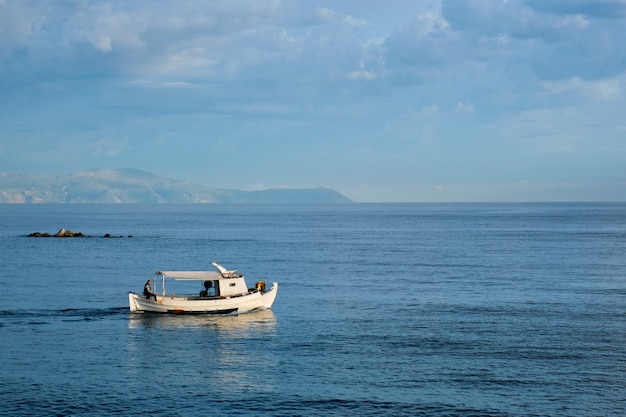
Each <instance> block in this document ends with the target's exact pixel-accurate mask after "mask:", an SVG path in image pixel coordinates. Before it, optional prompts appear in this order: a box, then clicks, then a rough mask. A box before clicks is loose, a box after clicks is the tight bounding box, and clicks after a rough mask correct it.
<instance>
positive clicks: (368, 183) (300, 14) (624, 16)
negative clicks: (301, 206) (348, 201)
mask: <svg viewBox="0 0 626 417" xmlns="http://www.w3.org/2000/svg"><path fill="white" fill-rule="evenodd" d="M625 40H626V0H508V1H507V0H433V1H430V0H428V1H420V0H388V1H380V0H325V1H322V0H175V1H174V0H150V1H142V0H136V1H130V2H129V1H117V0H110V1H95V0H0V172H11V173H38V174H52V175H67V174H70V173H72V172H74V171H78V170H85V169H93V168H134V169H140V170H145V171H148V172H152V173H154V174H156V175H159V176H162V177H166V178H172V179H180V180H187V181H191V182H194V183H198V184H203V185H208V186H213V187H217V188H234V189H241V190H259V189H266V188H310V187H327V188H332V189H335V190H337V191H339V192H341V193H343V194H344V195H346V196H348V197H349V198H352V199H354V200H355V201H357V202H449V201H459V202H480V201H485V202H500V201H502V202H509V201H626V41H625Z"/></svg>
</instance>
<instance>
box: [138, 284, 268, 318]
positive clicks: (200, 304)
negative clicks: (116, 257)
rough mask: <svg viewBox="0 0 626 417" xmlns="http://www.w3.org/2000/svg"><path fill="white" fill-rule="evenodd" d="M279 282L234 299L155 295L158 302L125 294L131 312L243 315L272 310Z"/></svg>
mask: <svg viewBox="0 0 626 417" xmlns="http://www.w3.org/2000/svg"><path fill="white" fill-rule="evenodd" d="M277 292H278V283H277V282H273V283H272V288H270V289H269V290H267V291H254V292H250V293H248V294H244V295H240V296H234V297H209V298H200V297H176V296H169V295H166V296H165V297H161V296H157V301H154V300H153V299H150V300H149V299H146V298H144V297H142V296H140V295H138V294H135V293H133V292H129V293H128V304H129V306H130V311H131V312H152V313H204V314H243V313H248V312H250V311H255V310H263V309H267V308H270V307H272V304H273V303H274V299H276V293H277Z"/></svg>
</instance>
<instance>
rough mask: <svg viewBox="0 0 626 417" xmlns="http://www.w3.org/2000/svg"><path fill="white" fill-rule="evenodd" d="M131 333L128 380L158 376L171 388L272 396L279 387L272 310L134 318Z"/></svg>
mask: <svg viewBox="0 0 626 417" xmlns="http://www.w3.org/2000/svg"><path fill="white" fill-rule="evenodd" d="M128 328H129V332H130V338H129V345H128V352H129V353H130V358H129V363H128V365H129V366H128V367H127V372H128V373H129V377H130V378H144V377H145V374H146V372H147V371H148V372H149V371H151V370H154V371H158V374H159V375H160V378H162V379H163V380H164V381H168V383H173V384H191V385H196V386H197V387H201V388H202V390H204V391H205V392H224V391H226V392H231V393H233V394H235V393H239V394H240V393H243V392H247V391H249V390H250V389H254V390H255V391H256V392H268V393H269V392H272V391H273V390H274V387H275V385H276V383H277V382H276V381H275V378H274V377H273V376H274V375H275V374H276V372H275V369H276V368H277V366H278V357H277V355H276V350H275V348H273V346H274V344H275V336H276V318H275V316H274V313H273V312H272V310H269V309H268V310H260V311H256V312H252V313H246V314H240V315H237V316H212V315H206V314H198V315H174V314H162V313H155V314H150V313H144V314H130V316H129V321H128ZM146 358H151V360H150V361H148V363H146ZM199 364H201V365H199ZM239 394H237V395H239Z"/></svg>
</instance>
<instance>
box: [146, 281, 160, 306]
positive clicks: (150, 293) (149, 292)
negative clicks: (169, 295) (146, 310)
mask: <svg viewBox="0 0 626 417" xmlns="http://www.w3.org/2000/svg"><path fill="white" fill-rule="evenodd" d="M150 284H152V281H150V280H148V281H147V282H146V285H144V286H143V295H144V297H146V299H148V300H149V299H151V298H152V297H154V301H156V300H157V298H156V293H155V292H154V291H152V288H151V287H150Z"/></svg>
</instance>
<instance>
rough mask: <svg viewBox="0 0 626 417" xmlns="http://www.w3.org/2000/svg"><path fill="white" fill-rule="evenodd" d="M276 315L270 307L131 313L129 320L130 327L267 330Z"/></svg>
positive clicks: (274, 324)
mask: <svg viewBox="0 0 626 417" xmlns="http://www.w3.org/2000/svg"><path fill="white" fill-rule="evenodd" d="M275 326H276V317H275V316H274V312H273V311H272V310H270V309H266V310H259V311H255V312H252V313H246V314H239V315H227V316H214V315H210V314H181V315H179V314H151V313H144V314H131V315H130V319H129V320H128V328H129V329H137V328H139V327H145V328H160V329H191V328H206V329H208V330H210V329H213V330H252V329H254V331H256V332H266V331H272V330H274V328H275Z"/></svg>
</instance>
